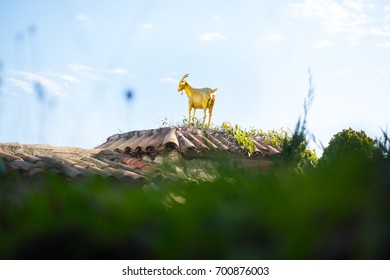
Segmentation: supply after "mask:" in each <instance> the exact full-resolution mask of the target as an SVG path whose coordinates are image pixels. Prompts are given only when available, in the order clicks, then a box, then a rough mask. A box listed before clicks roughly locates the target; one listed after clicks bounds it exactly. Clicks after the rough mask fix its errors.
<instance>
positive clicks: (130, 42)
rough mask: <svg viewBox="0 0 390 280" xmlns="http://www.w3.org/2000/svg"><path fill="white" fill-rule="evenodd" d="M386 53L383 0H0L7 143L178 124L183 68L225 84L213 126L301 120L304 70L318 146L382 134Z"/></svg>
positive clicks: (66, 142) (389, 43) (93, 142)
mask: <svg viewBox="0 0 390 280" xmlns="http://www.w3.org/2000/svg"><path fill="white" fill-rule="evenodd" d="M389 53H390V3H389V2H388V1H379V0H378V1H375V0H340V1H336V0H280V1H273V0H258V1H257V0H240V1H238V0H237V1H233V0H229V1H226V0H225V1H218V0H216V1H209V0H206V1H202V0H201V1H193V0H192V1H185V0H165V1H157V0H154V1H153V0H150V1H135V0H111V1H101V0H95V1H88V0H85V1H78V0H56V1H53V0H50V1H49V0H47V1H45V0H31V1H27V0H26V1H23V0H15V1H8V0H0V142H19V143H21V144H32V143H34V144H35V143H40V144H49V145H55V146H75V147H82V148H93V147H96V146H98V145H99V144H101V143H103V142H105V141H106V139H107V138H108V137H109V136H111V135H113V134H116V133H123V132H127V131H132V130H143V129H153V128H158V127H160V126H161V125H162V122H163V120H164V119H167V120H168V122H169V123H172V124H175V123H181V122H182V121H183V119H184V118H187V113H188V105H187V104H188V101H187V97H186V95H180V93H179V92H178V91H177V87H178V82H179V80H180V79H181V78H182V77H183V75H184V74H186V73H189V77H188V78H187V81H188V82H189V83H190V84H191V85H192V86H193V87H199V88H203V87H210V88H218V91H217V92H216V102H215V106H214V112H213V117H212V123H213V124H215V125H220V124H222V122H224V121H229V122H230V123H232V124H238V125H240V126H242V127H243V128H247V129H251V128H256V129H263V130H271V129H279V128H284V129H292V130H293V129H294V128H295V125H296V123H297V121H298V119H299V117H300V116H302V114H303V104H304V99H305V97H306V96H307V94H308V89H309V78H310V75H309V69H310V73H311V78H312V84H313V86H314V88H315V91H314V94H315V96H314V101H313V103H312V106H311V107H310V111H309V113H308V116H307V117H308V129H309V131H310V132H311V133H312V134H313V135H315V137H316V138H317V139H318V140H319V141H321V142H322V143H323V145H324V146H327V144H328V142H329V140H330V139H331V137H332V136H333V135H334V134H336V133H337V132H339V131H341V130H343V129H347V128H349V127H351V128H353V129H355V130H359V131H360V130H364V131H365V132H366V133H367V134H368V135H369V136H370V137H373V138H374V137H379V136H381V129H384V130H385V129H386V127H387V125H388V124H389V121H390V110H389V109H388V108H389V104H390V55H389ZM197 116H198V117H199V118H201V117H202V116H203V113H202V111H201V110H198V111H197ZM312 145H313V144H312ZM319 153H321V151H320V150H319Z"/></svg>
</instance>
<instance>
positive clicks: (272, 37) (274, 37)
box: [259, 32, 286, 42]
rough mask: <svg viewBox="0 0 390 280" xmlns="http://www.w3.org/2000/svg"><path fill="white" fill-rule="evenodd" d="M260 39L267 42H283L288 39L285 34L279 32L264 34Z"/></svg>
mask: <svg viewBox="0 0 390 280" xmlns="http://www.w3.org/2000/svg"><path fill="white" fill-rule="evenodd" d="M259 39H260V40H261V41H266V42H282V41H285V40H286V38H285V37H284V35H282V34H280V33H277V32H270V33H268V34H264V35H262V36H260V37H259Z"/></svg>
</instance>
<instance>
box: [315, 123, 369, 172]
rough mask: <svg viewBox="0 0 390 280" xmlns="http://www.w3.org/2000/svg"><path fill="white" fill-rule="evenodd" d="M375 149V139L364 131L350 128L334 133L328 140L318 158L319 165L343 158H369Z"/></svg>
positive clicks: (323, 165)
mask: <svg viewBox="0 0 390 280" xmlns="http://www.w3.org/2000/svg"><path fill="white" fill-rule="evenodd" d="M374 151H375V141H374V140H373V139H371V138H370V137H368V136H367V135H366V133H365V132H364V131H360V132H358V131H355V130H353V129H351V128H349V129H344V130H343V131H341V132H339V133H337V134H335V135H334V136H333V137H332V139H331V140H330V141H329V145H328V146H327V147H326V148H325V150H324V153H323V155H322V157H321V159H320V166H321V167H328V166H330V165H332V164H334V163H335V162H336V161H338V160H340V159H342V158H345V157H353V158H361V159H362V160H371V159H372V157H373V155H374Z"/></svg>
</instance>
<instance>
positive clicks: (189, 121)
mask: <svg viewBox="0 0 390 280" xmlns="http://www.w3.org/2000/svg"><path fill="white" fill-rule="evenodd" d="M191 109H192V106H191V105H189V106H188V126H189V125H190V124H191Z"/></svg>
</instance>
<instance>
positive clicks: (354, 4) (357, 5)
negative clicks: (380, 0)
mask: <svg viewBox="0 0 390 280" xmlns="http://www.w3.org/2000/svg"><path fill="white" fill-rule="evenodd" d="M344 5H345V6H346V7H348V8H351V9H353V10H356V11H358V12H360V11H362V10H363V9H364V8H365V7H366V4H364V3H363V1H361V0H344Z"/></svg>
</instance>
